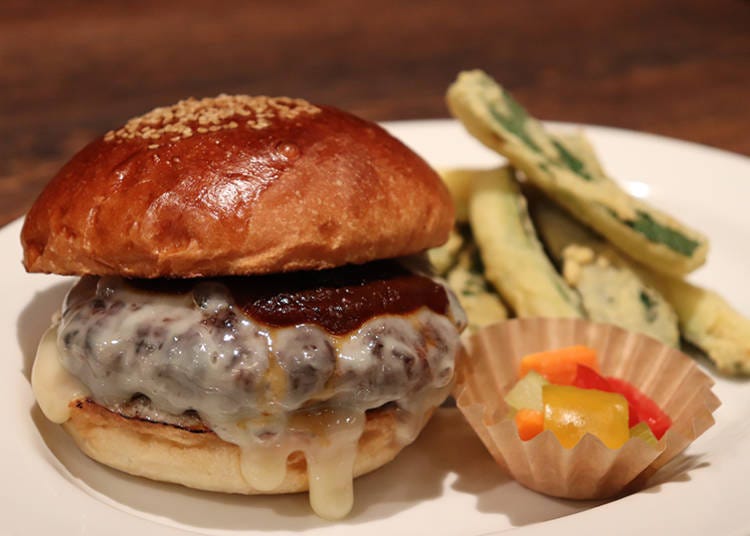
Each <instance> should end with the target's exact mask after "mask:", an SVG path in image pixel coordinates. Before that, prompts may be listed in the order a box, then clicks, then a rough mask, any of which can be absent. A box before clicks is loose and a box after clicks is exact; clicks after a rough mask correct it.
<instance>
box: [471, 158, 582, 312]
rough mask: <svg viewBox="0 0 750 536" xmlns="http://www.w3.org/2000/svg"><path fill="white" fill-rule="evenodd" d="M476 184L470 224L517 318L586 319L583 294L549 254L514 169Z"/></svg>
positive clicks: (478, 177)
mask: <svg viewBox="0 0 750 536" xmlns="http://www.w3.org/2000/svg"><path fill="white" fill-rule="evenodd" d="M472 184H473V186H472V191H471V196H470V198H469V221H470V223H471V231H472V233H473V235H474V240H475V241H476V244H477V246H478V247H479V252H480V255H481V258H482V261H483V263H484V266H485V277H486V278H487V279H488V280H489V281H490V282H491V283H492V284H493V285H494V287H495V288H496V289H497V290H498V291H499V292H500V295H501V296H502V297H503V299H504V300H505V301H506V302H507V303H508V304H509V305H510V306H511V307H512V308H513V310H514V311H515V313H516V315H517V316H521V317H523V316H550V317H581V316H582V312H581V309H580V302H579V298H578V295H577V294H576V293H575V292H574V291H573V290H571V289H570V288H569V287H568V286H567V285H566V284H565V281H563V279H562V277H560V275H559V274H558V273H557V272H556V271H555V268H554V266H553V265H552V263H551V262H550V260H549V259H548V258H547V256H546V254H545V253H544V250H543V248H542V245H541V244H540V243H539V240H538V239H537V236H536V233H535V231H534V227H533V225H532V223H531V219H530V218H529V213H528V211H527V209H526V199H524V197H523V196H522V195H521V192H520V189H519V186H518V184H517V183H516V181H515V179H514V177H513V176H512V173H511V171H510V169H509V168H507V167H506V168H499V169H496V170H494V172H493V173H481V174H477V175H476V176H475V177H474V178H473V180H472Z"/></svg>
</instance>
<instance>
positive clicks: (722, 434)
mask: <svg viewBox="0 0 750 536" xmlns="http://www.w3.org/2000/svg"><path fill="white" fill-rule="evenodd" d="M387 127H388V128H389V129H390V130H391V131H392V132H393V133H394V134H395V135H397V136H398V137H400V138H401V139H403V140H404V141H405V142H406V143H407V144H409V145H410V146H412V147H413V148H414V149H415V150H416V151H417V152H419V153H420V154H422V155H423V156H424V157H425V158H426V159H427V160H428V161H430V162H431V163H432V164H433V165H435V166H438V167H440V166H456V165H472V166H491V165H496V164H497V163H498V162H499V158H498V157H497V156H495V155H494V154H492V153H491V152H489V151H487V150H486V149H484V148H483V147H481V146H480V145H479V144H478V143H476V142H475V141H474V140H472V139H471V138H469V137H468V136H467V135H466V134H465V133H464V132H463V130H462V129H461V128H460V126H459V125H457V124H456V123H454V122H452V121H422V122H407V123H392V124H389V125H387ZM586 132H587V133H588V134H589V135H590V137H591V138H592V139H593V141H594V145H595V146H596V148H597V150H598V151H599V153H600V155H601V156H602V158H603V160H604V163H605V165H606V167H607V169H608V170H609V171H610V172H611V173H612V174H613V175H614V176H615V177H619V178H620V179H621V180H622V181H623V182H624V183H625V185H626V186H627V187H629V188H631V189H632V190H633V191H635V192H640V193H644V194H646V196H647V197H648V198H649V199H651V200H652V201H653V202H654V203H655V204H656V205H658V206H660V207H663V208H665V209H667V210H669V211H671V212H672V213H673V214H675V215H676V216H678V217H680V218H681V219H684V220H685V221H687V222H690V223H692V224H693V225H694V226H696V227H698V228H700V229H702V230H703V231H705V232H706V233H707V234H708V235H709V237H710V238H711V241H712V253H711V255H710V262H709V263H708V265H707V266H706V267H705V268H702V269H701V270H699V271H698V272H696V273H695V274H694V276H693V279H694V280H696V281H699V282H701V283H702V284H705V285H708V286H710V287H713V288H715V289H717V290H719V291H720V292H722V293H723V294H724V295H725V296H726V297H727V298H729V299H730V301H732V302H733V303H734V305H735V306H736V307H737V308H738V309H739V310H740V311H742V312H743V313H744V314H750V285H748V284H747V279H746V276H747V269H748V267H750V246H748V243H747V230H748V229H750V210H748V207H747V200H748V199H750V159H747V158H744V157H741V156H737V155H733V154H730V153H726V152H722V151H718V150H715V149H709V148H707V147H702V146H698V145H694V144H689V143H684V142H679V141H674V140H669V139H665V138H660V137H656V136H651V135H645V134H638V133H633V132H625V131H620V130H613V129H606V128H597V127H586ZM20 228H21V224H20V222H19V221H16V222H13V223H11V224H10V225H8V226H7V227H5V228H3V229H2V230H0V251H1V252H2V257H0V273H2V275H3V282H2V288H3V289H4V291H3V293H2V300H3V303H4V304H5V305H4V307H2V308H1V309H0V336H1V338H2V340H5V341H6V351H5V352H4V355H3V359H1V360H0V397H2V398H1V399H0V400H1V401H2V405H1V406H0V407H2V408H3V411H4V419H3V427H2V429H3V432H4V437H3V440H2V441H0V475H1V477H0V498H1V499H2V502H0V504H2V511H3V512H4V515H3V518H2V520H0V533H10V534H33V535H41V534H45V535H46V534H60V535H70V534H127V535H128V536H132V535H133V534H148V535H170V534H185V533H186V531H187V532H192V533H206V534H230V533H231V534H237V533H246V534H259V533H265V532H273V533H274V534H278V535H280V534H291V533H293V532H299V531H304V532H306V533H308V534H312V535H316V534H334V535H335V534H347V535H350V534H363V535H364V534H372V535H382V534H402V533H407V532H408V533H419V534H422V533H429V534H430V535H431V536H439V535H444V534H445V535H448V534H461V535H479V534H488V533H495V532H501V531H505V530H508V529H513V528H515V529H516V530H517V531H519V532H521V534H524V535H526V534H554V535H559V534H561V533H563V534H565V533H567V532H568V531H573V530H576V531H578V532H580V531H581V530H583V531H584V532H585V533H591V532H593V531H594V530H598V531H603V533H605V534H615V533H624V534H632V533H635V532H636V531H644V532H645V533H648V534H660V533H665V532H666V531H668V532H669V533H674V534H707V533H709V532H710V533H712V534H716V535H723V534H740V533H743V534H746V533H747V531H748V530H749V529H750V508H748V496H749V495H750V454H748V453H750V384H748V382H747V381H736V380H728V379H722V378H717V385H716V389H715V391H716V393H717V394H718V396H719V397H720V398H721V400H722V401H723V406H722V407H721V408H719V410H718V411H717V412H716V414H715V416H716V419H717V424H716V425H715V426H714V427H713V428H711V429H710V430H709V431H708V432H707V433H706V434H705V435H704V436H702V437H701V438H699V439H698V441H696V442H695V443H694V444H693V445H691V447H690V448H689V449H688V451H687V452H686V453H685V454H684V455H683V456H681V457H680V458H678V459H677V460H676V462H677V463H674V464H671V466H668V467H667V468H665V470H663V471H662V472H660V473H658V474H657V475H656V478H655V479H654V484H653V485H652V487H651V488H649V489H647V490H645V491H643V492H640V493H637V494H635V495H631V496H629V497H626V498H623V499H620V500H617V501H614V502H609V503H604V504H597V503H580V502H571V501H562V500H555V499H550V498H547V497H543V496H541V495H537V494H535V493H533V492H530V491H528V490H526V489H524V488H522V487H521V486H519V485H518V484H516V483H515V482H513V481H510V480H509V479H508V478H507V477H505V476H504V475H503V474H502V473H501V472H500V470H499V469H498V468H497V467H496V466H495V465H494V463H493V461H492V460H491V459H490V457H489V455H488V454H487V453H486V452H485V451H484V449H483V447H482V445H481V444H480V442H479V440H478V439H476V438H475V437H474V436H473V434H472V432H471V430H470V429H469V428H468V426H467V425H465V424H464V423H463V421H462V420H461V418H460V416H459V415H457V413H456V411H455V410H449V409H443V410H440V412H439V414H438V415H437V416H436V418H435V419H434V420H433V421H432V422H431V423H430V424H429V425H428V427H427V429H426V430H425V432H424V433H423V434H422V436H421V437H420V438H419V439H418V440H417V442H416V443H415V444H414V445H412V446H411V447H409V448H408V449H407V450H406V451H405V452H404V453H402V454H401V455H400V456H399V457H398V458H397V459H396V460H395V461H394V462H392V463H391V464H389V465H387V466H386V467H384V468H382V469H380V470H379V471H376V472H375V473H373V474H371V475H368V476H365V477H362V478H360V479H358V480H357V481H356V485H355V507H354V511H353V512H352V515H351V516H350V517H349V518H348V519H346V520H344V521H342V522H340V523H335V524H331V523H327V522H324V521H322V520H320V519H318V518H317V517H315V516H314V515H312V514H311V513H310V511H309V508H308V506H307V498H306V496H304V495H297V496H286V497H276V498H263V497H255V498H254V497H239V496H226V495H215V494H209V493H202V492H196V491H191V490H187V489H184V488H181V487H178V486H172V485H166V484H158V483H152V482H148V481H145V480H141V479H137V478H133V477H129V476H127V475H123V474H120V473H118V472H116V471H112V470H110V469H107V468H105V467H101V466H99V465H98V464H96V463H95V462H92V461H90V460H89V459H87V458H86V457H84V456H83V455H82V454H80V453H79V452H78V450H77V449H76V448H75V447H74V446H73V445H72V443H71V441H70V440H69V438H68V437H67V436H66V435H65V433H64V432H62V431H61V429H60V428H59V427H58V426H55V425H52V424H50V423H48V422H47V421H46V420H45V419H44V418H43V417H42V416H41V414H40V412H39V410H38V408H37V407H36V406H35V404H34V399H33V397H32V394H31V388H30V386H29V381H28V377H29V370H30V366H31V362H32V359H33V354H34V350H35V346H36V342H37V340H38V338H39V336H40V335H41V333H42V331H43V330H44V328H45V327H46V326H47V324H48V321H49V318H50V315H51V314H52V312H53V311H54V310H55V309H56V308H57V307H58V306H59V304H60V301H61V299H62V296H63V293H64V291H65V289H66V288H67V286H68V285H69V284H70V280H68V279H65V278H62V277H55V276H45V275H28V274H26V273H24V271H23V269H22V267H21V264H20V259H21V248H20V245H19V241H18V234H19V231H20Z"/></svg>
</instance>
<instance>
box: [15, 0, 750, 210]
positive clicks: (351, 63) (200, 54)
mask: <svg viewBox="0 0 750 536" xmlns="http://www.w3.org/2000/svg"><path fill="white" fill-rule="evenodd" d="M473 67H481V68H483V69H485V70H486V71H488V72H489V73H490V74H492V75H493V76H495V77H496V78H497V79H498V80H500V81H501V82H502V83H503V84H504V85H505V86H507V87H508V88H510V89H511V90H512V91H513V92H514V94H515V95H516V96H517V98H518V100H520V101H521V102H522V103H523V104H524V105H526V106H527V107H528V108H530V109H531V110H532V111H533V113H534V114H535V115H537V116H538V117H542V118H544V119H550V120H561V121H576V122H584V123H594V124H602V125H611V126H617V127H624V128H629V129H635V130H644V131H649V132H655V133H659V134H664V135H667V136H674V137H677V138H683V139H687V140H692V141H696V142H700V143H705V144H708V145H713V146H716V147H720V148H723V149H727V150H730V151H735V152H738V153H742V154H745V155H750V136H749V135H748V134H747V132H748V130H749V129H750V106H748V93H749V90H750V2H748V1H743V0H714V1H707V0H609V1H607V2H600V1H598V0H566V1H554V0H537V1H533V2H531V1H502V0H488V1H477V2H456V1H455V0H450V1H442V0H441V1H422V2H402V1H398V0H387V1H380V2H356V1H345V0H329V1H307V2H306V1H303V0H295V1H287V2H282V1H278V0H273V1H254V2H241V1H229V0H212V1H210V2H205V1H200V0H180V1H161V2H152V1H130V2H109V3H108V2H99V3H96V2H88V1H58V2H52V1H39V2H26V1H8V0H5V1H3V2H2V3H0V225H2V224H4V223H7V222H9V221H10V220H12V219H13V218H15V217H17V216H20V215H21V214H23V213H24V212H25V211H26V210H27V209H28V207H29V206H30V205H31V203H32V202H33V200H34V198H35V197H36V195H37V194H38V193H39V191H40V190H41V188H42V187H43V186H44V184H45V183H46V182H47V181H48V180H49V179H50V178H51V176H52V175H53V174H54V173H55V171H56V170H57V169H58V168H59V167H60V165H61V164H62V163H63V162H64V161H65V160H66V159H68V158H69V157H70V156H71V155H72V154H73V153H74V152H75V151H77V150H78V149H79V148H81V147H82V146H83V145H84V144H85V143H86V142H87V141H88V140H89V139H91V138H92V137H94V136H96V135H98V134H100V133H102V132H104V131H106V130H109V129H110V128H112V127H115V126H118V125H119V124H121V123H123V122H124V121H125V120H126V119H127V118H129V117H131V116H133V115H137V114H140V113H142V112H144V111H147V110H149V109H151V108H153V107H155V106H158V105H163V104H169V103H172V102H174V101H176V100H178V99H180V98H184V97H188V96H208V95H215V94H218V93H221V92H226V93H249V94H271V95H282V94H283V95H289V96H300V97H305V98H307V99H309V100H311V101H314V102H320V103H328V104H333V105H336V106H339V107H341V108H345V109H348V110H350V111H352V112H354V113H357V114H359V115H362V116H364V117H367V118H369V119H373V120H395V119H414V118H432V117H447V115H448V114H447V110H446V108H445V105H444V102H443V94H444V91H445V88H446V86H447V85H448V84H449V82H450V81H451V80H452V79H453V77H454V76H455V74H456V72H457V71H459V70H461V69H465V68H473Z"/></svg>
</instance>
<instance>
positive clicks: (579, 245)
mask: <svg viewBox="0 0 750 536" xmlns="http://www.w3.org/2000/svg"><path fill="white" fill-rule="evenodd" d="M530 204H531V214H532V217H533V220H534V223H535V224H536V228H537V231H538V232H539V236H541V238H542V240H543V241H544V243H545V244H546V245H547V249H548V251H549V252H550V254H551V255H552V256H553V257H554V258H555V260H556V261H557V262H558V263H559V264H560V265H561V266H562V271H563V276H564V277H565V281H566V282H567V283H568V284H569V285H570V286H571V287H573V288H574V289H576V290H577V291H578V293H579V294H580V296H581V301H582V302H583V308H584V309H585V310H586V314H587V316H588V317H589V318H590V319H591V320H595V321H597V322H605V323H609V324H615V325H618V326H621V327H623V328H625V329H627V330H630V331H635V332H638V333H644V334H646V335H649V336H651V337H654V338H655V339H658V340H660V341H662V342H663V343H665V344H668V345H670V346H674V347H677V346H678V345H679V343H680V333H679V330H678V328H677V315H676V314H675V312H674V310H673V309H672V307H671V305H670V304H669V303H668V302H667V300H665V299H664V297H663V296H662V295H661V294H660V293H659V292H657V291H656V289H654V288H653V287H651V286H649V285H647V284H646V283H644V282H643V280H642V279H641V278H640V277H639V276H638V274H637V273H636V271H635V269H634V266H633V262H632V261H630V260H629V259H627V258H625V257H623V256H622V255H621V254H620V253H618V251H617V250H615V248H613V247H612V246H610V245H609V244H608V243H607V242H605V241H604V240H602V239H601V238H599V237H598V236H596V235H594V234H593V233H591V232H590V231H589V230H588V229H586V228H585V227H583V226H582V225H581V224H580V223H578V222H577V221H575V220H574V219H573V218H571V217H570V216H568V215H567V214H566V213H565V212H564V211H563V210H562V209H560V208H558V207H557V206H555V205H553V204H552V203H551V202H549V201H548V200H546V199H541V198H535V199H534V200H533V201H532V202H531V203H530Z"/></svg>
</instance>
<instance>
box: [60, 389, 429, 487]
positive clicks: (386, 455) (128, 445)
mask: <svg viewBox="0 0 750 536" xmlns="http://www.w3.org/2000/svg"><path fill="white" fill-rule="evenodd" d="M70 406H71V416H70V419H69V420H68V421H66V422H65V424H63V427H64V428H65V430H66V431H67V432H68V433H69V434H70V435H71V436H72V437H73V440H74V441H75V442H76V444H77V445H78V447H79V448H80V449H81V450H82V451H83V452H84V453H85V454H86V455H87V456H89V457H90V458H92V459H94V460H96V461H98V462H100V463H103V464H104V465H108V466H110V467H113V468H115V469H118V470H120V471H123V472H126V473H129V474H132V475H136V476H141V477H145V478H150V479H152V480H158V481H162V482H172V483H175V484H182V485H183V486H187V487H190V488H195V489H200V490H207V491H219V492H224V493H241V494H246V495H265V494H282V493H296V492H301V491H307V490H308V482H307V463H306V461H305V456H304V454H303V453H302V452H300V451H296V452H293V453H292V454H291V455H290V456H289V458H288V459H287V472H286V477H285V479H284V481H283V482H282V483H281V485H279V487H278V488H276V489H274V490H273V491H259V490H257V489H254V488H253V487H251V486H249V485H248V484H247V482H245V480H244V478H243V477H242V475H241V472H240V449H239V447H237V446H236V445H234V444H232V443H227V442H226V441H224V440H222V439H220V438H219V437H218V436H217V435H216V434H215V433H213V432H202V433H195V432H191V431H189V430H185V429H182V428H178V427H176V426H172V425H167V424H161V423H152V422H149V421H144V420H139V419H130V418H125V417H123V416H121V415H119V414H117V413H114V412H112V411H109V410H108V409H106V408H104V407H103V406H100V405H98V404H96V403H95V402H92V401H90V400H83V399H81V400H76V401H73V402H71V404H70ZM433 411H434V408H429V409H428V410H427V411H426V412H425V414H424V415H423V416H422V417H423V418H422V419H421V426H420V429H421V427H423V426H424V425H425V424H426V423H427V421H428V420H429V417H430V416H431V414H432V412H433ZM396 419H397V416H396V410H395V408H393V407H391V406H388V407H385V408H378V409H376V410H370V411H368V412H367V420H366V423H365V427H364V430H363V432H362V436H361V437H360V440H359V444H358V448H357V456H356V459H355V462H354V475H353V476H354V477H357V476H360V475H363V474H366V473H369V472H370V471H374V470H375V469H377V468H379V467H381V466H383V465H385V464H386V463H388V462H389V461H391V460H392V459H393V458H395V456H396V455H397V454H398V452H399V451H400V450H401V449H402V448H403V447H405V446H406V445H403V444H402V443H400V442H399V441H398V440H397V438H396V429H397V426H396V425H397V422H396Z"/></svg>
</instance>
